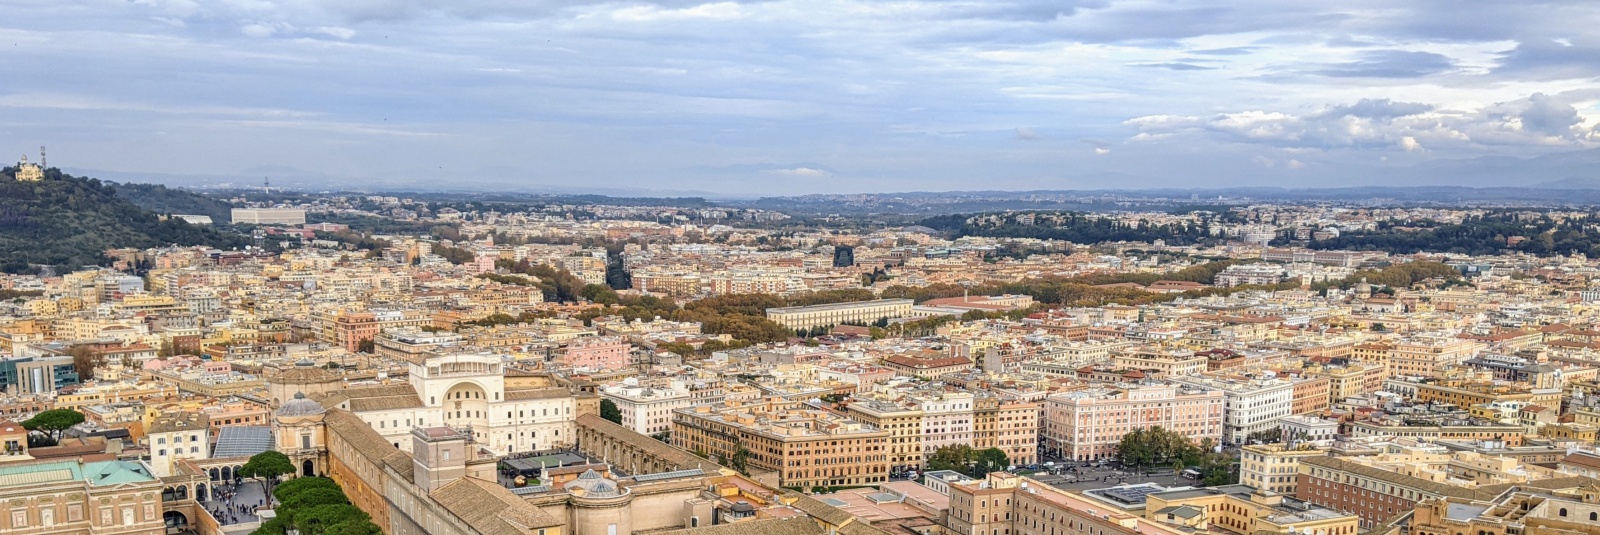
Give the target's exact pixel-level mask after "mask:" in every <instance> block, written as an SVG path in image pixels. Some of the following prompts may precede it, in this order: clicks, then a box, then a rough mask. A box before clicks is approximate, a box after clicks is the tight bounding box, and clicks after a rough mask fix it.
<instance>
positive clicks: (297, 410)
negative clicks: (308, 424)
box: [277, 392, 328, 416]
mask: <svg viewBox="0 0 1600 535" xmlns="http://www.w3.org/2000/svg"><path fill="white" fill-rule="evenodd" d="M325 412H328V409H325V408H323V407H322V404H321V403H317V402H315V401H311V400H309V399H306V395H305V393H304V392H295V394H294V399H291V400H289V401H288V402H287V403H284V404H283V406H282V407H278V412H277V415H278V416H314V415H318V414H322V413H325Z"/></svg>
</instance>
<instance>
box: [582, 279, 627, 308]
mask: <svg viewBox="0 0 1600 535" xmlns="http://www.w3.org/2000/svg"><path fill="white" fill-rule="evenodd" d="M578 295H579V296H581V297H583V298H584V299H587V300H589V302H592V303H598V304H602V305H615V304H617V303H619V302H621V298H619V297H617V291H616V290H613V289H611V288H610V287H608V286H606V285H604V284H588V285H584V287H583V289H582V290H579V291H578Z"/></svg>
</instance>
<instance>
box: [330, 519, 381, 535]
mask: <svg viewBox="0 0 1600 535" xmlns="http://www.w3.org/2000/svg"><path fill="white" fill-rule="evenodd" d="M323 535H383V529H381V528H379V527H378V525H377V524H373V523H372V521H370V520H363V521H359V522H357V521H349V522H341V523H338V524H334V525H332V526H329V527H328V530H327V531H324V532H323Z"/></svg>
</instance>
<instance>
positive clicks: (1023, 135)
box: [1016, 127, 1039, 141]
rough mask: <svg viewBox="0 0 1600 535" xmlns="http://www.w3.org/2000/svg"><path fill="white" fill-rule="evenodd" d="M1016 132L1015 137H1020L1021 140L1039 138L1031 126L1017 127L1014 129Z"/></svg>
mask: <svg viewBox="0 0 1600 535" xmlns="http://www.w3.org/2000/svg"><path fill="white" fill-rule="evenodd" d="M1016 133H1017V139H1021V140H1025V141H1035V140H1037V139H1039V134H1038V133H1037V132H1034V131H1033V129H1032V128H1028V127H1018V128H1017V130H1016Z"/></svg>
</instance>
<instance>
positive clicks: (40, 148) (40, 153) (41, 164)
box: [39, 145, 50, 169]
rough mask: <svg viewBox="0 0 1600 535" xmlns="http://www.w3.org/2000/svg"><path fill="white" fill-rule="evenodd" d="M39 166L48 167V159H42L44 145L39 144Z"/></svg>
mask: <svg viewBox="0 0 1600 535" xmlns="http://www.w3.org/2000/svg"><path fill="white" fill-rule="evenodd" d="M39 168H40V169H49V168H50V163H49V161H48V160H45V159H44V145H39Z"/></svg>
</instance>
